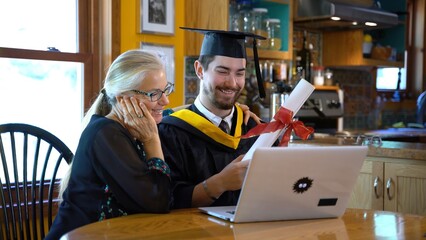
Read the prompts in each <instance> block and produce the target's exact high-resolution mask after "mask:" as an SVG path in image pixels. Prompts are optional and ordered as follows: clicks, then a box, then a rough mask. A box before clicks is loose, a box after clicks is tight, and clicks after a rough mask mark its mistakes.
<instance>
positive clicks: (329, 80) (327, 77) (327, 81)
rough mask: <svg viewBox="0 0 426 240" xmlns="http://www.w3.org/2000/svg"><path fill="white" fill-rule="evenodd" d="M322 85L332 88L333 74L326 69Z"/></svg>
mask: <svg viewBox="0 0 426 240" xmlns="http://www.w3.org/2000/svg"><path fill="white" fill-rule="evenodd" d="M324 78H325V80H324V84H325V85H326V86H332V85H333V72H332V71H331V70H330V69H328V68H327V69H326V70H325V73H324Z"/></svg>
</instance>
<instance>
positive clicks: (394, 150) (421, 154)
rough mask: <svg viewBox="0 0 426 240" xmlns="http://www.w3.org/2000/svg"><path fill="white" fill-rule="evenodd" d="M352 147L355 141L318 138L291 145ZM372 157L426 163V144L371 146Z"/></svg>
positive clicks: (391, 142)
mask: <svg viewBox="0 0 426 240" xmlns="http://www.w3.org/2000/svg"><path fill="white" fill-rule="evenodd" d="M303 144H309V145H312V144H313V145H340V146H343V145H352V144H354V140H352V139H343V138H333V137H330V138H316V139H312V140H292V141H291V142H290V143H289V146H291V145H299V146H300V145H303ZM368 156H370V157H386V158H403V159H412V160H423V161H426V143H413V142H395V141H382V144H381V145H378V144H376V145H370V146H369V150H368Z"/></svg>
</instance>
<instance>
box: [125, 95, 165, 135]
mask: <svg viewBox="0 0 426 240" xmlns="http://www.w3.org/2000/svg"><path fill="white" fill-rule="evenodd" d="M117 100H118V102H119V104H120V112H121V113H122V116H121V117H122V118H123V120H124V121H123V122H124V125H125V127H126V128H127V129H128V130H129V132H130V133H131V134H132V136H133V137H135V138H136V139H138V140H139V141H141V142H143V143H144V142H148V141H151V140H152V139H157V138H158V130H157V125H156V123H155V120H154V118H153V117H152V116H151V114H150V113H149V111H148V109H147V108H146V106H145V104H143V103H139V102H138V100H137V99H136V98H134V97H130V98H129V97H127V96H123V97H122V98H121V99H117Z"/></svg>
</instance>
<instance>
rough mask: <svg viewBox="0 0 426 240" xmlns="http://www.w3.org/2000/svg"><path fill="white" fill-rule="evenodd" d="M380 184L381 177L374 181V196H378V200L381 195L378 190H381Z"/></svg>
mask: <svg viewBox="0 0 426 240" xmlns="http://www.w3.org/2000/svg"><path fill="white" fill-rule="evenodd" d="M379 183H380V178H379V177H376V178H375V179H374V184H373V186H374V195H376V198H377V199H378V198H380V195H379V193H378V192H377V189H378V188H379Z"/></svg>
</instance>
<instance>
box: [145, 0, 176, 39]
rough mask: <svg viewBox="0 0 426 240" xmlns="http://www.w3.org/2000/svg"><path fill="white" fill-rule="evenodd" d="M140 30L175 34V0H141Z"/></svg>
mask: <svg viewBox="0 0 426 240" xmlns="http://www.w3.org/2000/svg"><path fill="white" fill-rule="evenodd" d="M140 6H141V9H140V32H142V33H145V32H152V33H160V34H166V35H173V34H174V26H175V19H174V18H175V16H174V12H175V11H174V0H140Z"/></svg>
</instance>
